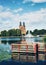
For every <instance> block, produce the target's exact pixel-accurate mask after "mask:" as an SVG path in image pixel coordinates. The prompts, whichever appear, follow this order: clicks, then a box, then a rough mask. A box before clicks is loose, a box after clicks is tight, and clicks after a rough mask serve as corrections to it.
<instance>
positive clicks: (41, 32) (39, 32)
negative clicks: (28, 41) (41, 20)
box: [0, 29, 46, 36]
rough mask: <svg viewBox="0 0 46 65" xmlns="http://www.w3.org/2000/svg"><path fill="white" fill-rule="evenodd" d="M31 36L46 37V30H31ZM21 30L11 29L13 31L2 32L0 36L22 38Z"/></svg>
mask: <svg viewBox="0 0 46 65" xmlns="http://www.w3.org/2000/svg"><path fill="white" fill-rule="evenodd" d="M28 32H29V31H28V30H27V32H26V34H28ZM30 34H32V35H34V36H36V35H45V34H46V30H45V29H41V30H38V29H35V30H33V32H32V31H31V30H30ZM21 35H22V34H21V30H20V29H11V30H8V31H6V30H4V31H1V34H0V36H21Z"/></svg>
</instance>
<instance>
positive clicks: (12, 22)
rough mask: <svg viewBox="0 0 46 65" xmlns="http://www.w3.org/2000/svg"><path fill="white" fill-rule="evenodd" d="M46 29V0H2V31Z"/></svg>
mask: <svg viewBox="0 0 46 65" xmlns="http://www.w3.org/2000/svg"><path fill="white" fill-rule="evenodd" d="M20 21H21V22H22V23H23V22H25V25H26V29H27V30H34V29H46V0H0V31H2V30H9V29H16V28H19V22H20Z"/></svg>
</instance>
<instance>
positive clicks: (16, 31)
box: [0, 29, 21, 36]
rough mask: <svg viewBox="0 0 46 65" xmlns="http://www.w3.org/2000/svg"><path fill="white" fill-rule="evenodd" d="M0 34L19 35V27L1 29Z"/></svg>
mask: <svg viewBox="0 0 46 65" xmlns="http://www.w3.org/2000/svg"><path fill="white" fill-rule="evenodd" d="M0 36H21V31H20V29H11V30H8V31H6V30H4V31H1V34H0Z"/></svg>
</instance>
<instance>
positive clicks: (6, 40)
mask: <svg viewBox="0 0 46 65" xmlns="http://www.w3.org/2000/svg"><path fill="white" fill-rule="evenodd" d="M20 42H21V38H7V39H5V40H3V39H2V40H1V43H4V44H6V43H9V44H12V43H20Z"/></svg>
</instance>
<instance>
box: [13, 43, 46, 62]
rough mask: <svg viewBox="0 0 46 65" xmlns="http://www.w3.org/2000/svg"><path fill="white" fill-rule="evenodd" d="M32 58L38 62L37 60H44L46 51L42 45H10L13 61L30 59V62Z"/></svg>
mask: <svg viewBox="0 0 46 65" xmlns="http://www.w3.org/2000/svg"><path fill="white" fill-rule="evenodd" d="M44 54H45V55H44ZM24 56H25V57H24ZM40 56H41V58H40ZM29 57H30V58H29ZM32 57H33V58H35V61H38V58H39V59H41V60H44V59H45V57H46V49H45V46H44V44H43V45H42V44H32V43H31V44H12V58H13V59H16V60H17V59H19V60H22V59H25V58H26V59H27V60H28V59H30V60H29V61H31V58H32ZM43 57H44V58H43ZM26 59H25V60H26Z"/></svg>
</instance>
